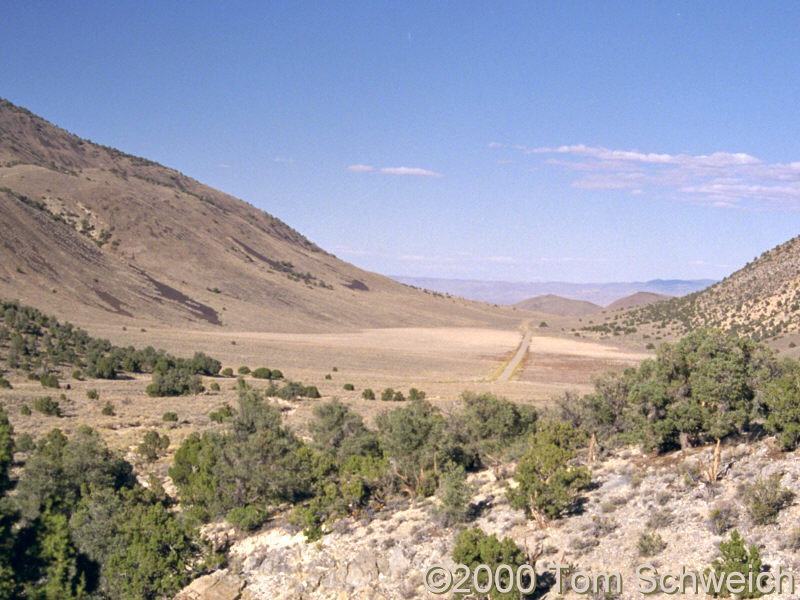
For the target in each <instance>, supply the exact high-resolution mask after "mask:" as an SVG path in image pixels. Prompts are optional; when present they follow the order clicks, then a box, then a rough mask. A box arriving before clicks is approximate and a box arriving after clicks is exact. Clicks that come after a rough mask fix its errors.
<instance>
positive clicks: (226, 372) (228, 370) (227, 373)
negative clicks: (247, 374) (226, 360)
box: [222, 367, 233, 377]
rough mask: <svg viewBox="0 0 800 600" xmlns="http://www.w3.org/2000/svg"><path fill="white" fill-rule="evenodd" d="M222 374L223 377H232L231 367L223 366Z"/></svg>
mask: <svg viewBox="0 0 800 600" xmlns="http://www.w3.org/2000/svg"><path fill="white" fill-rule="evenodd" d="M222 376H223V377H233V369H231V368H230V367H225V368H224V369H222Z"/></svg>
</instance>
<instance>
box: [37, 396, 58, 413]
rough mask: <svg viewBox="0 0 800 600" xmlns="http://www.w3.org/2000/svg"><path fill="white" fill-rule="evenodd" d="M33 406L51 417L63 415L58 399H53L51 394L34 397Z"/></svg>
mask: <svg viewBox="0 0 800 600" xmlns="http://www.w3.org/2000/svg"><path fill="white" fill-rule="evenodd" d="M33 408H35V409H36V410H38V411H39V412H40V413H42V414H43V415H48V416H51V417H60V416H61V407H60V406H59V405H58V401H57V400H53V399H52V398H51V397H50V396H41V397H39V398H36V399H34V401H33Z"/></svg>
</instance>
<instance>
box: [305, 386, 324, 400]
mask: <svg viewBox="0 0 800 600" xmlns="http://www.w3.org/2000/svg"><path fill="white" fill-rule="evenodd" d="M304 396H305V397H306V398H322V396H321V395H320V393H319V390H318V389H317V386H315V385H309V386H308V387H306V390H305V394H304Z"/></svg>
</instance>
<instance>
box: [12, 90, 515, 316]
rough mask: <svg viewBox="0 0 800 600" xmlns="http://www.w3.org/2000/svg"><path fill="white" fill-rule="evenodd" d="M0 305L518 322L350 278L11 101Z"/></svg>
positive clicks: (263, 226)
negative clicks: (1, 300)
mask: <svg viewBox="0 0 800 600" xmlns="http://www.w3.org/2000/svg"><path fill="white" fill-rule="evenodd" d="M0 297H5V298H18V299H20V300H21V301H23V302H26V303H29V304H32V305H35V306H37V307H39V308H41V309H43V310H46V311H48V312H52V313H55V314H57V315H58V316H61V317H63V318H67V319H70V320H72V321H76V322H78V323H80V324H84V325H86V324H93V323H103V324H109V323H113V324H121V325H125V324H136V325H144V324H153V323H157V324H164V325H177V326H181V327H184V326H188V327H196V328H210V327H211V328H216V327H220V326H225V327H230V328H242V329H250V330H264V331H270V330H271V331H336V330H341V329H350V328H354V327H395V326H426V325H493V326H501V327H514V326H515V325H516V324H517V323H518V322H519V320H520V319H519V318H518V317H517V316H516V315H515V314H514V311H513V309H510V308H496V307H491V306H489V305H486V304H482V303H479V302H471V301H466V300H461V299H456V298H452V297H448V296H445V295H442V294H435V293H430V292H424V291H421V290H417V289H412V288H410V287H408V286H405V285H402V284H400V283H397V282H395V281H392V280H390V279H388V278H386V277H383V276H381V275H377V274H375V273H369V272H366V271H363V270H361V269H358V268H357V267H354V266H353V265H350V264H348V263H345V262H343V261H341V260H339V259H337V258H336V257H335V256H333V255H331V254H329V253H328V252H325V251H324V250H322V249H321V248H319V247H318V246H317V245H315V244H314V243H312V242H311V241H309V240H308V239H306V238H305V237H304V236H302V235H301V234H300V233H298V232H297V231H295V230H294V229H292V228H291V227H289V226H288V225H286V224H285V223H283V222H282V221H280V220H279V219H277V218H275V217H273V216H271V215H269V214H267V213H265V212H263V211H261V210H259V209H257V208H255V207H253V206H251V205H249V204H247V203H246V202H243V201H241V200H238V199H236V198H233V197H231V196H228V195H226V194H224V193H222V192H219V191H217V190H214V189H212V188H209V187H207V186H205V185H203V184H201V183H199V182H198V181H195V180H194V179H191V178H189V177H186V176H185V175H183V174H181V173H179V172H177V171H175V170H173V169H169V168H167V167H164V166H161V165H159V164H157V163H154V162H152V161H149V160H146V159H143V158H138V157H134V156H130V155H127V154H124V153H122V152H120V151H118V150H115V149H113V148H107V147H104V146H99V145H97V144H94V143H92V142H90V141H88V140H84V139H81V138H79V137H77V136H75V135H72V134H70V133H69V132H67V131H65V130H63V129H60V128H58V127H56V126H54V125H52V124H50V123H48V122H47V121H45V120H43V119H41V118H39V117H37V116H36V115H33V114H32V113H30V112H28V111H26V110H24V109H22V108H19V107H16V106H14V105H13V104H11V103H10V102H7V101H0Z"/></svg>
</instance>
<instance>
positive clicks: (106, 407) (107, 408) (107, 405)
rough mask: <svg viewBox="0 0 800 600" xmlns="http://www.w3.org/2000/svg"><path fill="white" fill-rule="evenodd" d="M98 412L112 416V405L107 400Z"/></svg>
mask: <svg viewBox="0 0 800 600" xmlns="http://www.w3.org/2000/svg"><path fill="white" fill-rule="evenodd" d="M100 412H101V413H102V414H104V415H105V416H107V417H111V416H114V405H113V404H111V402H108V401H107V402H106V403H105V405H103V410H101V411H100Z"/></svg>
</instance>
